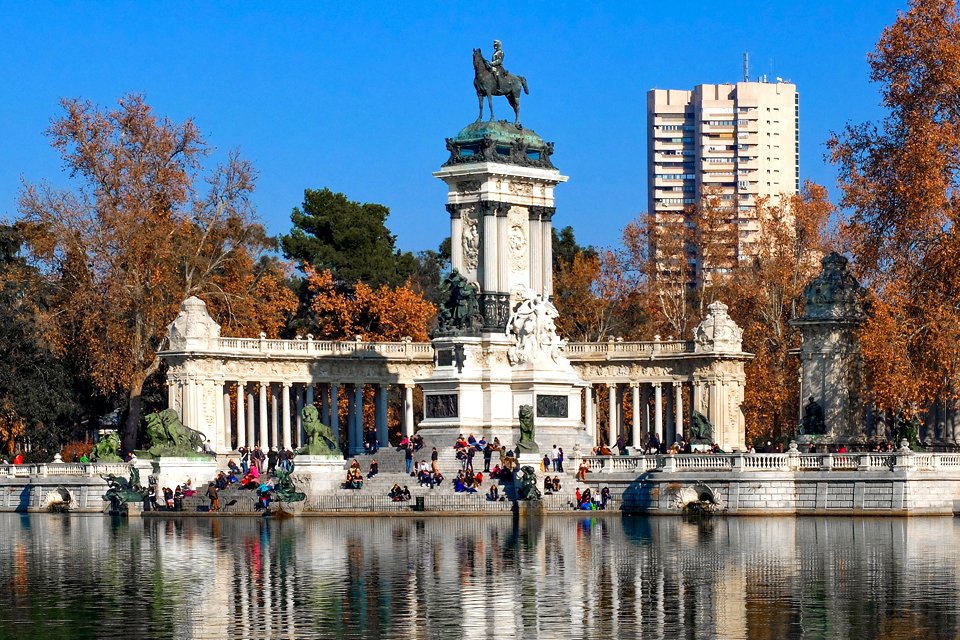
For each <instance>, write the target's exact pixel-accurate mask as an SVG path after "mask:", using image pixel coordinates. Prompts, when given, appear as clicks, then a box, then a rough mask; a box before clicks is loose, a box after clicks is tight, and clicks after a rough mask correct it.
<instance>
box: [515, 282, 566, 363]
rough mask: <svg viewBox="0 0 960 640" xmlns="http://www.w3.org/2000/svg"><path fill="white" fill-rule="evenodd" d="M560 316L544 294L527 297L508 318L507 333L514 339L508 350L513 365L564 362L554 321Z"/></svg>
mask: <svg viewBox="0 0 960 640" xmlns="http://www.w3.org/2000/svg"><path fill="white" fill-rule="evenodd" d="M558 315H559V312H558V311H557V308H556V307H555V306H553V303H552V302H550V301H549V300H546V299H545V298H544V297H543V296H542V295H540V294H536V295H532V296H531V295H528V294H527V295H525V296H524V298H523V301H522V302H521V303H520V304H519V305H517V308H516V310H515V311H514V312H513V315H511V316H510V319H509V320H508V321H507V334H508V335H509V336H511V337H512V338H513V342H514V344H513V346H512V347H510V351H509V353H508V357H509V358H510V364H514V365H516V364H522V363H524V362H531V363H537V362H540V363H550V362H553V363H562V362H563V360H564V358H563V355H562V354H561V352H560V349H561V341H560V336H558V335H557V326H556V323H555V322H554V319H555V318H556V317H557V316H558Z"/></svg>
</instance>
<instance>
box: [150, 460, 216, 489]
mask: <svg viewBox="0 0 960 640" xmlns="http://www.w3.org/2000/svg"><path fill="white" fill-rule="evenodd" d="M134 465H135V466H136V468H137V470H138V471H139V472H140V484H141V485H142V486H143V487H147V486H148V483H149V480H148V476H151V475H152V476H153V477H154V478H156V481H157V486H158V487H160V488H161V489H162V488H163V487H170V488H171V489H173V488H175V487H176V486H177V485H180V486H181V487H183V486H184V485H186V483H187V481H190V485H191V486H192V487H193V488H194V490H196V491H200V490H201V489H204V488H205V487H206V486H207V483H208V482H210V481H211V480H213V479H214V478H215V477H216V475H217V461H216V459H215V458H213V457H210V458H181V457H173V456H171V457H160V458H154V459H152V460H149V459H144V458H138V459H137V461H136V462H135V463H134Z"/></svg>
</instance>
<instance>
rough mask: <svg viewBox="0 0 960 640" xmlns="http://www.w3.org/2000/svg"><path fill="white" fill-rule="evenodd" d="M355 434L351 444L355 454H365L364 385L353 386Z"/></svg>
mask: <svg viewBox="0 0 960 640" xmlns="http://www.w3.org/2000/svg"><path fill="white" fill-rule="evenodd" d="M353 404H354V409H353V419H354V432H353V437H352V438H351V440H352V442H351V444H350V446H351V449H353V453H363V385H362V384H355V385H353Z"/></svg>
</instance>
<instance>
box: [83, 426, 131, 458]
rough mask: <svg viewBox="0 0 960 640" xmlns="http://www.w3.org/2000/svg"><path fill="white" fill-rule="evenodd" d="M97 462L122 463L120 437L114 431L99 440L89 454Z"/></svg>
mask: <svg viewBox="0 0 960 640" xmlns="http://www.w3.org/2000/svg"><path fill="white" fill-rule="evenodd" d="M90 454H91V455H92V456H93V459H94V460H96V461H97V462H123V460H122V459H121V458H120V436H118V435H117V433H116V432H115V431H112V432H110V433H108V434H107V435H105V436H103V437H102V438H100V442H98V443H97V444H95V445H93V451H91V452H90Z"/></svg>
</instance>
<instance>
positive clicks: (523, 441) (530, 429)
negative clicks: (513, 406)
mask: <svg viewBox="0 0 960 640" xmlns="http://www.w3.org/2000/svg"><path fill="white" fill-rule="evenodd" d="M519 418H520V442H518V443H517V452H518V453H539V452H540V447H538V446H537V443H536V441H535V440H534V439H533V438H534V435H535V433H534V426H533V407H531V406H530V405H528V404H524V405H521V406H520V411H519Z"/></svg>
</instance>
